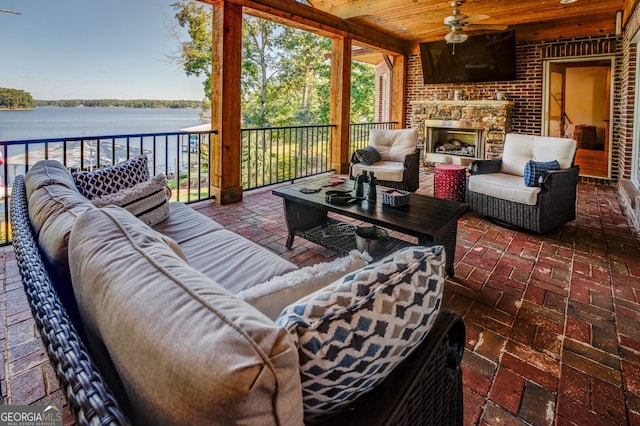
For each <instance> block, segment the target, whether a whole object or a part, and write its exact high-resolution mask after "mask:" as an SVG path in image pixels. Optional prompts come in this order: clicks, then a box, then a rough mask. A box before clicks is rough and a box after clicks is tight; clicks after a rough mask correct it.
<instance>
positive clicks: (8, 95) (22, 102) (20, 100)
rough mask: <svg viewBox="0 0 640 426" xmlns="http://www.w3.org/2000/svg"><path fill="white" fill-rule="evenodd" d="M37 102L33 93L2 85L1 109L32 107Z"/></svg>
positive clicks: (0, 92)
mask: <svg viewBox="0 0 640 426" xmlns="http://www.w3.org/2000/svg"><path fill="white" fill-rule="evenodd" d="M35 107H36V104H35V102H34V100H33V98H32V97H31V93H29V92H25V91H24V90H19V89H7V88H4V87H0V109H32V108H35Z"/></svg>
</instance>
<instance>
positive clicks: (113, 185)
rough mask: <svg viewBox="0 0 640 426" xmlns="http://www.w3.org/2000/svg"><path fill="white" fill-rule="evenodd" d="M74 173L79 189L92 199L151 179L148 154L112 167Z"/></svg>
mask: <svg viewBox="0 0 640 426" xmlns="http://www.w3.org/2000/svg"><path fill="white" fill-rule="evenodd" d="M72 175H73V180H74V181H75V182H76V187H77V188H78V191H80V193H81V194H82V195H84V196H85V197H87V198H88V199H90V200H91V199H93V198H96V197H102V196H103V195H107V194H113V193H114V192H118V191H120V190H121V189H124V188H131V187H133V186H135V185H136V184H138V183H142V182H145V181H147V180H149V167H148V165H147V156H146V155H139V156H137V157H133V158H130V159H129V160H126V161H123V162H121V163H118V164H114V165H113V166H111V167H105V168H104V169H98V170H95V171H93V172H87V171H82V172H75V173H72Z"/></svg>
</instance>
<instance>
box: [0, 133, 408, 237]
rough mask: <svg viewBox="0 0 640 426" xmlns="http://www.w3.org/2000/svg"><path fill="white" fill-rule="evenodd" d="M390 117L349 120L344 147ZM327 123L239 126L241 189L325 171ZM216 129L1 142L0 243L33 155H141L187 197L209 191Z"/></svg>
mask: <svg viewBox="0 0 640 426" xmlns="http://www.w3.org/2000/svg"><path fill="white" fill-rule="evenodd" d="M395 126H396V123H366V124H352V125H351V126H350V132H351V138H350V142H349V149H350V152H351V151H353V150H354V149H356V148H360V147H363V146H365V145H366V144H367V143H368V140H369V131H370V130H371V129H373V128H395ZM332 127H333V126H332V125H318V126H298V127H266V128H259V129H243V130H242V135H241V137H242V148H241V149H242V151H241V174H242V175H241V182H242V187H243V189H245V190H247V189H253V188H259V187H263V186H267V185H272V184H275V183H280V182H286V181H290V180H294V179H298V178H301V177H307V176H313V175H316V174H321V173H326V172H329V171H331V133H332V132H331V128H332ZM215 133H216V132H215V131H201V132H190V133H185V132H172V133H171V132H170V133H147V134H130V135H107V136H82V137H70V138H55V139H34V140H19V141H7V142H0V154H2V158H1V160H2V165H1V166H0V180H1V181H0V244H6V243H8V242H10V241H11V230H10V227H9V196H10V195H11V186H12V185H13V181H14V180H15V177H16V176H19V175H24V174H25V173H26V172H27V171H28V170H29V167H30V166H32V165H34V164H35V163H36V162H38V161H39V160H43V159H52V160H58V161H60V162H61V163H63V164H64V165H65V166H66V167H67V168H69V169H70V170H71V171H77V170H93V169H97V168H102V167H108V166H110V165H112V164H116V163H119V162H121V161H124V160H126V159H128V158H131V157H134V156H136V155H139V154H145V155H147V158H148V159H149V168H150V172H151V174H152V175H156V174H159V173H163V174H165V175H166V176H167V180H168V185H169V188H171V199H172V200H173V201H182V202H186V203H190V202H195V201H201V200H206V199H209V198H211V192H210V184H209V141H210V137H211V135H212V134H215Z"/></svg>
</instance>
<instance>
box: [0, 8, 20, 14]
mask: <svg viewBox="0 0 640 426" xmlns="http://www.w3.org/2000/svg"><path fill="white" fill-rule="evenodd" d="M0 12H6V13H14V14H16V15H22V13H20V12H16V11H15V10H9V9H0Z"/></svg>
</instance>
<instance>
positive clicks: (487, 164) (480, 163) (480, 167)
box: [468, 159, 502, 175]
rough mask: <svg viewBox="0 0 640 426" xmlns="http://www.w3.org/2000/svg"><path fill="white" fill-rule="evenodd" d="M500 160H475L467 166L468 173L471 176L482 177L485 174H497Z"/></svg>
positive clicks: (500, 163)
mask: <svg viewBox="0 0 640 426" xmlns="http://www.w3.org/2000/svg"><path fill="white" fill-rule="evenodd" d="M501 165H502V159H497V160H476V161H473V162H472V163H471V164H469V168H468V170H469V173H470V174H472V175H482V174H486V173H498V172H499V171H500V166H501Z"/></svg>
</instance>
